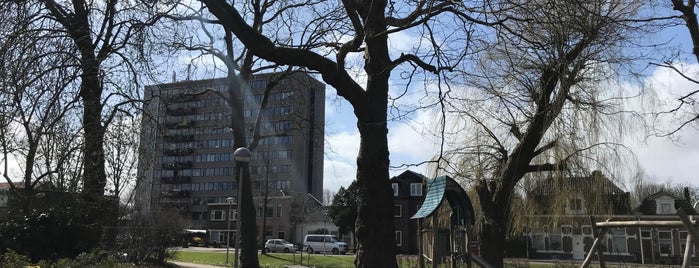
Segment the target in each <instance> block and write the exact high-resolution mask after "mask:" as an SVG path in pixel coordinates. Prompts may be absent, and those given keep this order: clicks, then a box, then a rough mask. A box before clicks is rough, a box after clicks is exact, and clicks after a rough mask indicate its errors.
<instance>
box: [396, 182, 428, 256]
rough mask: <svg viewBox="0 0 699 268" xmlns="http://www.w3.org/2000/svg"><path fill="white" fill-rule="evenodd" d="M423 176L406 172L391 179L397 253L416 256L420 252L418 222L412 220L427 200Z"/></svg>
mask: <svg viewBox="0 0 699 268" xmlns="http://www.w3.org/2000/svg"><path fill="white" fill-rule="evenodd" d="M425 180H426V178H425V177H424V176H423V175H420V174H418V173H415V172H413V171H410V170H408V171H405V172H403V173H401V174H400V175H398V176H395V177H393V178H391V179H390V181H391V187H392V188H393V217H394V218H393V225H394V228H395V240H396V252H397V253H401V254H415V253H417V251H418V230H417V220H412V219H410V217H411V216H413V215H414V214H415V212H417V211H418V209H419V208H420V205H422V202H423V201H424V200H425V191H424V181H425Z"/></svg>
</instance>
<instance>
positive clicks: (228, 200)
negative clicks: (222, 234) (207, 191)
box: [226, 196, 235, 266]
mask: <svg viewBox="0 0 699 268" xmlns="http://www.w3.org/2000/svg"><path fill="white" fill-rule="evenodd" d="M233 201H235V198H233V197H230V196H229V197H228V198H226V202H228V213H227V215H228V228H227V229H226V230H227V234H226V266H228V251H229V248H230V246H231V216H232V214H233V213H231V206H232V205H233Z"/></svg>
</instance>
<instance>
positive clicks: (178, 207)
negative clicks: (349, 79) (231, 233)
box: [137, 73, 325, 241]
mask: <svg viewBox="0 0 699 268" xmlns="http://www.w3.org/2000/svg"><path fill="white" fill-rule="evenodd" d="M240 84H241V85H242V86H241V85H233V86H234V87H236V90H241V91H242V92H243V94H244V98H245V100H244V103H245V107H244V109H243V113H244V117H245V121H246V127H245V129H242V130H238V129H232V128H231V114H232V113H233V112H237V111H232V110H231V108H230V106H229V104H228V102H227V101H226V100H225V98H224V97H227V96H228V89H229V86H230V85H229V83H228V80H227V79H225V78H218V79H209V80H198V81H182V82H176V83H169V84H159V85H152V86H147V87H146V88H145V92H144V96H145V100H146V103H145V104H144V116H143V121H142V134H141V148H140V152H139V153H140V156H139V179H140V181H139V186H138V188H137V206H138V208H139V210H141V211H143V212H146V213H147V212H148V211H150V210H151V209H172V210H175V211H178V212H179V214H180V215H181V216H182V217H183V218H184V219H185V220H186V221H187V222H188V225H189V226H188V228H193V229H205V230H209V238H210V239H211V241H219V240H221V239H222V238H223V237H225V236H222V234H221V233H222V232H223V233H226V231H227V228H228V224H227V223H226V219H228V220H230V221H232V222H233V224H231V227H232V228H235V226H236V224H235V219H236V216H235V215H236V214H237V213H236V212H235V211H236V205H237V204H235V203H233V204H230V203H229V202H228V201H227V200H231V201H232V200H237V198H236V197H237V185H236V182H235V181H236V180H235V179H234V175H235V161H234V159H233V146H234V145H233V134H232V131H245V132H246V134H247V137H248V139H249V140H248V144H251V142H252V137H253V133H255V131H256V130H258V131H259V132H258V133H259V134H260V135H259V137H260V139H259V143H258V145H257V146H256V147H255V148H250V149H251V151H252V159H251V161H250V163H249V166H250V173H251V183H252V185H251V186H252V191H253V196H255V198H254V200H255V203H256V204H255V206H256V207H258V209H259V210H260V214H262V215H267V214H269V215H271V216H274V215H286V214H288V212H285V211H284V207H288V204H286V205H285V204H282V203H285V202H286V201H285V202H282V201H280V200H285V199H284V198H282V197H280V196H279V193H280V192H294V193H310V194H312V195H314V196H316V197H318V198H322V190H323V132H324V120H325V85H324V84H323V83H321V82H319V81H317V80H315V79H313V78H312V77H310V76H308V75H306V74H303V73H295V74H292V75H289V76H286V77H283V78H281V77H279V76H278V75H275V74H259V75H254V76H253V77H252V78H251V79H250V83H249V85H247V84H244V83H240ZM266 90H269V91H268V94H266V99H265V91H266ZM263 99H264V100H266V105H265V107H261V103H263ZM235 110H238V109H235ZM255 128H258V129H255ZM229 197H232V199H228V198H229ZM265 197H267V198H265ZM265 199H266V200H268V201H270V200H273V201H271V202H267V203H268V205H269V206H268V207H267V208H266V209H265V208H263V207H262V206H263V204H264V200H265ZM233 202H234V201H233ZM286 203H288V202H286ZM228 207H231V210H232V211H228V209H227V208H228ZM270 209H271V211H272V212H271V213H268V212H269V210H270ZM270 218H282V217H281V216H280V217H270ZM222 222H223V223H224V224H222ZM258 225H259V223H258ZM223 226H225V229H224V227H223ZM288 228H290V227H289V226H288V223H287V225H284V224H281V223H280V224H278V225H274V226H273V227H272V228H270V229H271V230H265V232H267V234H270V233H271V234H273V235H272V236H273V237H276V236H279V235H282V236H283V235H284V233H286V232H288ZM275 234H276V235H275ZM263 237H268V236H262V235H260V239H262V238H263Z"/></svg>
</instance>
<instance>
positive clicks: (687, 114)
mask: <svg viewBox="0 0 699 268" xmlns="http://www.w3.org/2000/svg"><path fill="white" fill-rule="evenodd" d="M669 2H671V3H672V8H673V9H674V10H676V11H677V12H678V13H679V15H678V16H673V17H666V18H662V19H666V20H669V19H674V21H679V20H682V22H681V23H682V24H684V26H685V27H686V29H687V33H689V36H690V40H691V45H692V51H691V53H692V54H693V55H694V58H695V59H696V63H699V22H697V14H696V12H695V10H696V9H697V3H696V1H694V0H689V1H683V0H671V1H669ZM659 19H661V18H659ZM674 21H670V22H668V23H669V25H670V26H674ZM664 27H667V25H665V26H664ZM672 51H674V49H672ZM680 53H683V52H677V54H680ZM673 57H674V56H673ZM653 64H654V65H656V66H659V67H663V68H668V69H670V70H672V71H674V72H675V73H677V74H678V75H679V76H681V77H683V78H684V79H686V80H687V81H690V82H691V83H694V84H699V80H698V79H697V77H696V75H695V74H692V73H690V72H687V71H686V70H685V69H684V68H683V67H682V66H680V65H679V63H678V62H675V61H673V60H671V59H664V60H662V61H661V62H655V63H653ZM697 96H699V90H691V91H688V92H685V93H683V95H680V96H678V97H677V103H676V105H674V106H673V107H671V108H670V109H669V110H665V111H661V112H660V113H657V114H655V115H654V117H659V118H661V119H665V118H666V116H668V115H669V116H671V117H673V120H674V122H673V123H675V124H674V125H673V126H671V128H670V129H669V130H667V129H660V134H656V135H657V136H665V137H666V136H672V135H674V134H676V133H677V132H679V131H680V130H682V129H683V128H684V127H685V126H694V127H696V126H697V122H699V113H697V106H698V105H699V103H697Z"/></svg>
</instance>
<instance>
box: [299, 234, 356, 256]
mask: <svg viewBox="0 0 699 268" xmlns="http://www.w3.org/2000/svg"><path fill="white" fill-rule="evenodd" d="M303 247H304V249H306V251H307V252H308V253H313V252H332V253H333V254H345V253H347V251H348V250H349V248H348V246H347V243H345V242H342V241H339V240H337V238H335V236H334V235H322V234H309V235H306V237H304V238H303Z"/></svg>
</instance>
